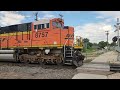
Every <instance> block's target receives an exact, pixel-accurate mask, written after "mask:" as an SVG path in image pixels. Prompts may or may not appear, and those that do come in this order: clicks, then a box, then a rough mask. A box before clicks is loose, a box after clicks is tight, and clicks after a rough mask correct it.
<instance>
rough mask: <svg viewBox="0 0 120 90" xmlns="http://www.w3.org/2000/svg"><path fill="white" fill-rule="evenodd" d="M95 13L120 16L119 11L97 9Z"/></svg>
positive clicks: (105, 15)
mask: <svg viewBox="0 0 120 90" xmlns="http://www.w3.org/2000/svg"><path fill="white" fill-rule="evenodd" d="M97 13H98V14H100V15H102V16H104V17H114V18H117V17H120V11H97Z"/></svg>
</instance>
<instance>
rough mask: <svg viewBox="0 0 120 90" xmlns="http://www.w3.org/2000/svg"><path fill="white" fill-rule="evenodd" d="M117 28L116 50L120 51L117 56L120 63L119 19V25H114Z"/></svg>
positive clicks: (119, 23) (118, 23)
mask: <svg viewBox="0 0 120 90" xmlns="http://www.w3.org/2000/svg"><path fill="white" fill-rule="evenodd" d="M114 26H115V27H116V30H115V32H117V48H116V50H117V51H118V56H117V61H120V40H119V39H120V37H119V30H120V22H119V18H117V23H116V25H114Z"/></svg>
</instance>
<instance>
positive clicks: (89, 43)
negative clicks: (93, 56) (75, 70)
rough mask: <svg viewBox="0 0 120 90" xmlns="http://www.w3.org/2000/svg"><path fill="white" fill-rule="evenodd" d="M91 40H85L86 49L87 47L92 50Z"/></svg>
mask: <svg viewBox="0 0 120 90" xmlns="http://www.w3.org/2000/svg"><path fill="white" fill-rule="evenodd" d="M89 41H90V40H89V39H88V38H84V39H83V42H84V44H85V47H87V49H90V48H91V47H92V45H93V44H92V43H91V42H89Z"/></svg>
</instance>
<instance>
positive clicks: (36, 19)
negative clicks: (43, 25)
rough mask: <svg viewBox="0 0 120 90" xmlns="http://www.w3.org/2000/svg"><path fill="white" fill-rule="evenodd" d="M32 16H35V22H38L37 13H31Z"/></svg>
mask: <svg viewBox="0 0 120 90" xmlns="http://www.w3.org/2000/svg"><path fill="white" fill-rule="evenodd" d="M33 14H34V15H35V21H38V12H37V11H36V12H33Z"/></svg>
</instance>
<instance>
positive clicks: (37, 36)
mask: <svg viewBox="0 0 120 90" xmlns="http://www.w3.org/2000/svg"><path fill="white" fill-rule="evenodd" d="M47 36H48V32H37V33H35V37H36V38H41V37H47Z"/></svg>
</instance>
